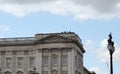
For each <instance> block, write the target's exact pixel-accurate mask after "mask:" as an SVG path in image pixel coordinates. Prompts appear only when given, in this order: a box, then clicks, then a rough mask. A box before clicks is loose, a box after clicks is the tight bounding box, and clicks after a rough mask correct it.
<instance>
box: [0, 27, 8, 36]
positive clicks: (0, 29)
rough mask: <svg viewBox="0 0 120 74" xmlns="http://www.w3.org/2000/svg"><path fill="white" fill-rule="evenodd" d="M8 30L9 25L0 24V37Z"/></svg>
mask: <svg viewBox="0 0 120 74" xmlns="http://www.w3.org/2000/svg"><path fill="white" fill-rule="evenodd" d="M9 30H10V26H9V25H0V37H2V35H3V34H5V33H6V32H8V31H9Z"/></svg>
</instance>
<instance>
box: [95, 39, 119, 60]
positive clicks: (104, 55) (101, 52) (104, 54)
mask: <svg viewBox="0 0 120 74" xmlns="http://www.w3.org/2000/svg"><path fill="white" fill-rule="evenodd" d="M100 45H101V46H100V47H99V48H98V49H97V55H98V57H99V59H100V60H101V61H102V62H108V61H109V56H110V55H109V51H108V49H107V39H104V40H103V41H101V44H100ZM119 53H120V46H119V45H118V44H117V43H115V52H114V53H113V61H115V62H120V59H119V58H120V54H119Z"/></svg>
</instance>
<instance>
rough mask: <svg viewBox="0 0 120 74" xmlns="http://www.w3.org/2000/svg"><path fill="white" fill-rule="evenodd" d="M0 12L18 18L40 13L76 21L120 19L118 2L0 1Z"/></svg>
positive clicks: (117, 0)
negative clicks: (70, 17)
mask: <svg viewBox="0 0 120 74" xmlns="http://www.w3.org/2000/svg"><path fill="white" fill-rule="evenodd" d="M0 11H2V12H6V13H9V14H12V15H15V16H18V17H24V16H25V15H28V14H31V13H35V12H41V11H42V12H49V13H52V14H57V15H73V16H74V18H75V19H77V20H87V19H111V18H119V17H120V0H114V1H113V0H0Z"/></svg>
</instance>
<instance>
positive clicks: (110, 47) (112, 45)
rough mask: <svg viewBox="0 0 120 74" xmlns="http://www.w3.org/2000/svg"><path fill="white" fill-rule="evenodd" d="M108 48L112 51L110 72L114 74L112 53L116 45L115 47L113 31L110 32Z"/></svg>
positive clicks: (111, 53)
mask: <svg viewBox="0 0 120 74" xmlns="http://www.w3.org/2000/svg"><path fill="white" fill-rule="evenodd" d="M107 48H108V50H109V52H110V74H113V61H112V55H113V53H114V51H115V47H114V42H113V41H112V35H111V33H110V34H109V39H108V45H107Z"/></svg>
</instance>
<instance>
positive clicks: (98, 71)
mask: <svg viewBox="0 0 120 74" xmlns="http://www.w3.org/2000/svg"><path fill="white" fill-rule="evenodd" d="M90 71H95V73H96V74H109V73H107V72H104V71H103V70H101V69H100V68H99V67H92V68H91V69H90Z"/></svg>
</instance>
